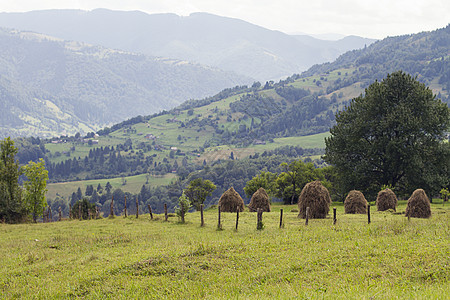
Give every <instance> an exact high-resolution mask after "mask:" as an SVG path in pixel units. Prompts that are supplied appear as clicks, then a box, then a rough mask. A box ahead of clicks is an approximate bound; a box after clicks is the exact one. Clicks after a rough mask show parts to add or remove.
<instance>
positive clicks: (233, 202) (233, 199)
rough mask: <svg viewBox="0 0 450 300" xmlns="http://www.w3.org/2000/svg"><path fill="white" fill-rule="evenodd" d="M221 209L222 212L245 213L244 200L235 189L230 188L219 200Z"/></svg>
mask: <svg viewBox="0 0 450 300" xmlns="http://www.w3.org/2000/svg"><path fill="white" fill-rule="evenodd" d="M219 207H220V211H221V212H236V210H237V209H239V211H244V200H243V199H242V197H241V196H240V195H239V193H238V192H236V191H235V190H234V188H232V187H231V188H229V189H228V190H226V191H225V193H223V194H222V197H220V199H219Z"/></svg>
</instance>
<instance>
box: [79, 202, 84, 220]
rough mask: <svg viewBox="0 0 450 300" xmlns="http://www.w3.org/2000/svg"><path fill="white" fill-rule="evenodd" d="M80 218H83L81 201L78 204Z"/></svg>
mask: <svg viewBox="0 0 450 300" xmlns="http://www.w3.org/2000/svg"><path fill="white" fill-rule="evenodd" d="M78 218H79V219H80V220H81V219H82V218H83V217H82V216H81V201H79V202H78Z"/></svg>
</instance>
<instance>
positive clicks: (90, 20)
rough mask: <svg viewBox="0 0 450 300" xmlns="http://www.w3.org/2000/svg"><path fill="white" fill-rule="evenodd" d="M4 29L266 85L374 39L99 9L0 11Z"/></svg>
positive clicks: (209, 17) (226, 20)
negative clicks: (333, 38) (181, 63)
mask: <svg viewBox="0 0 450 300" xmlns="http://www.w3.org/2000/svg"><path fill="white" fill-rule="evenodd" d="M0 26H7V27H12V28H17V29H20V30H32V31H36V32H42V33H46V34H49V35H52V36H56V37H59V38H63V39H66V40H76V41H83V42H87V43H90V44H96V45H102V46H105V47H109V48H114V49H121V50H125V51H131V52H139V53H144V54H147V55H152V56H162V57H170V58H176V59H181V60H188V61H192V62H198V63H201V64H204V65H210V66H214V67H218V68H220V69H222V70H227V71H233V72H235V73H238V74H242V75H244V76H248V77H251V78H255V79H256V80H260V81H266V80H270V79H276V80H278V79H279V78H282V77H286V76H289V75H291V74H293V73H300V72H302V71H304V70H306V69H307V68H309V67H310V66H312V65H313V64H316V63H323V62H326V61H332V60H334V59H335V58H337V57H338V56H339V55H340V54H342V53H344V52H346V51H348V50H352V49H358V48H362V47H364V45H369V44H371V43H372V42H374V41H375V40H373V39H366V38H361V37H348V38H343V39H341V40H339V41H323V40H319V39H315V38H312V37H309V36H291V35H288V34H285V33H282V32H279V31H274V30H269V29H266V28H263V27H260V26H256V25H254V24H251V23H248V22H245V21H242V20H239V19H233V18H226V17H220V16H216V15H212V14H208V13H193V14H191V15H189V16H178V15H175V14H151V15H149V14H146V13H144V12H140V11H112V10H107V9H95V10H92V11H81V10H43V11H31V12H27V13H0Z"/></svg>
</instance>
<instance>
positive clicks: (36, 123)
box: [0, 29, 252, 137]
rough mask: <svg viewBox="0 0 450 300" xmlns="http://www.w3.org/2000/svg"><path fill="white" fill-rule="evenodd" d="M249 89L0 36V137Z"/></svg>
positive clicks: (117, 55)
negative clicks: (220, 92) (227, 88)
mask: <svg viewBox="0 0 450 300" xmlns="http://www.w3.org/2000/svg"><path fill="white" fill-rule="evenodd" d="M251 82H252V81H251V80H250V79H249V78H245V77H243V76H238V75H236V74H231V73H227V72H224V71H221V70H218V69H214V68H211V67H206V66H201V65H198V64H191V63H188V62H186V61H180V60H173V59H159V58H153V57H149V56H145V55H142V54H133V53H127V52H123V51H117V50H111V49H107V48H103V47H100V46H91V45H88V44H84V43H79V42H67V41H62V40H57V39H55V38H53V37H49V36H45V35H42V34H36V33H30V32H19V31H14V30H7V29H0V106H1V107H2V109H1V110H0V136H1V137H4V136H17V135H27V136H29V135H38V136H43V135H55V134H61V133H63V132H66V133H70V134H74V133H76V132H77V131H81V132H89V131H94V130H95V129H98V128H100V127H103V126H105V125H106V124H112V123H115V122H119V121H122V120H125V119H127V118H130V117H134V116H136V115H139V114H143V115H145V114H152V113H155V112H158V111H161V110H163V109H170V108H172V107H174V106H176V105H178V104H180V103H181V102H184V101H186V100H187V99H190V98H202V97H206V96H209V95H211V94H215V93H217V92H218V91H220V90H222V89H224V88H226V87H229V86H235V85H237V84H242V83H251Z"/></svg>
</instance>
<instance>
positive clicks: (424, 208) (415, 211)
mask: <svg viewBox="0 0 450 300" xmlns="http://www.w3.org/2000/svg"><path fill="white" fill-rule="evenodd" d="M405 215H406V216H407V217H411V218H429V217H431V206H430V200H429V199H428V197H427V194H425V191H424V190H422V189H417V190H415V191H414V193H413V194H412V195H411V197H410V198H409V199H408V203H407V204H406V214H405Z"/></svg>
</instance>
